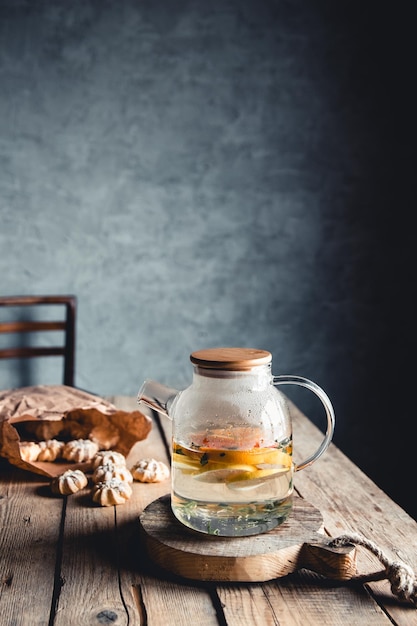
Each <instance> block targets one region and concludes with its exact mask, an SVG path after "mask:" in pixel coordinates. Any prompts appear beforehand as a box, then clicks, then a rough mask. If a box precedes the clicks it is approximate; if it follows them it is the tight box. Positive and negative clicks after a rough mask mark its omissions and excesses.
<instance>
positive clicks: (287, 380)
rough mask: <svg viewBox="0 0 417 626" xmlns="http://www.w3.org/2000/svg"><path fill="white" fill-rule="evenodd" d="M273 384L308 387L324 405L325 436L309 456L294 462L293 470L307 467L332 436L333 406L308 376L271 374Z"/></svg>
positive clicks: (323, 450)
mask: <svg viewBox="0 0 417 626" xmlns="http://www.w3.org/2000/svg"><path fill="white" fill-rule="evenodd" d="M273 384H274V385H275V386H278V385H298V386H300V387H305V388H306V389H309V390H310V391H312V392H313V393H314V394H315V395H316V396H317V397H318V398H319V400H320V401H321V403H322V404H323V406H324V410H325V411H326V416H327V430H326V434H325V437H324V439H323V441H322V442H321V444H320V446H319V447H318V448H317V450H316V451H315V452H314V453H313V454H312V455H311V456H309V457H308V458H307V459H306V460H305V461H303V462H302V463H297V464H294V471H295V472H298V471H299V470H302V469H304V468H305V467H308V466H309V465H311V464H312V463H314V461H317V459H319V458H320V457H321V455H322V454H323V453H324V452H325V451H326V450H327V448H328V447H329V445H330V442H331V440H332V438H333V433H334V427H335V415H334V410H333V406H332V403H331V402H330V398H329V397H328V395H327V394H326V392H325V391H324V390H323V389H322V388H321V387H319V385H317V384H316V383H314V382H313V381H312V380H309V379H308V378H303V377H302V376H286V375H283V376H273Z"/></svg>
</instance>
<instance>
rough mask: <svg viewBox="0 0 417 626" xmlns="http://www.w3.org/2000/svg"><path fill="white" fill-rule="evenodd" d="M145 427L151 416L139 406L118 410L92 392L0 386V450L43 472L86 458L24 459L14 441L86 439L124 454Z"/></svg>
mask: <svg viewBox="0 0 417 626" xmlns="http://www.w3.org/2000/svg"><path fill="white" fill-rule="evenodd" d="M151 428H152V420H151V419H150V418H149V417H148V416H146V415H144V414H143V413H141V412H140V411H132V412H126V411H120V410H118V409H117V408H116V407H115V406H114V405H113V404H111V403H110V402H107V401H106V400H104V399H102V398H100V397H98V396H95V395H92V394H90V393H87V392H85V391H81V390H79V389H75V388H73V387H67V386H65V385H38V386H35V387H21V388H17V389H8V390H6V391H0V456H2V457H4V458H6V459H8V460H9V462H10V463H12V464H13V465H16V466H17V467H20V468H22V469H25V470H29V471H31V472H35V473H36V474H42V475H44V476H49V477H54V476H58V475H59V474H61V473H62V472H64V471H65V470H66V469H69V468H72V469H82V470H84V471H88V469H90V468H91V462H90V463H73V462H70V461H65V460H59V461H55V462H53V463H51V462H45V461H31V462H28V461H25V460H23V459H22V457H21V455H20V448H19V441H46V440H48V439H58V440H60V441H70V440H73V439H92V440H93V441H96V442H97V443H98V445H99V448H100V449H111V450H116V451H117V452H121V453H122V454H123V455H125V456H127V455H128V453H129V451H130V450H131V448H132V447H133V445H134V444H135V443H136V442H137V441H142V440H143V439H145V438H146V437H147V436H148V434H149V432H150V430H151Z"/></svg>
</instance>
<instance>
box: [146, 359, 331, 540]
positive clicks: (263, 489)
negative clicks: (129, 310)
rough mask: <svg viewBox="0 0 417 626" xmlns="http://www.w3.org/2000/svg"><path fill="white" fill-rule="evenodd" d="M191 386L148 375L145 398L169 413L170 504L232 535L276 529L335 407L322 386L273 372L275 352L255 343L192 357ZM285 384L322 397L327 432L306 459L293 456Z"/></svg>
mask: <svg viewBox="0 0 417 626" xmlns="http://www.w3.org/2000/svg"><path fill="white" fill-rule="evenodd" d="M190 360H191V362H192V364H193V367H194V372H193V382H192V384H191V385H190V386H189V387H188V388H187V389H185V390H184V391H177V390H175V389H172V388H169V387H165V386H164V385H162V384H160V383H157V382H155V381H152V380H146V381H145V382H144V383H143V385H142V387H141V389H140V391H139V393H138V401H139V403H144V404H145V405H147V406H149V407H151V408H152V409H154V410H156V411H158V412H159V413H162V414H163V415H165V416H167V417H169V418H170V419H172V421H173V433H172V468H171V475H172V488H171V507H172V510H173V512H174V515H175V516H176V517H177V519H178V520H179V521H180V522H182V523H183V524H184V525H185V526H188V527H189V528H192V529H194V530H197V531H200V532H202V533H208V534H213V535H219V536H225V537H239V536H248V535H255V534H259V533H262V532H266V531H269V530H271V529H272V528H275V527H276V526H278V525H279V524H282V522H284V521H285V520H286V519H287V517H288V515H289V514H290V512H291V508H292V493H293V476H294V472H297V471H299V470H302V469H304V468H305V467H307V466H309V465H311V464H312V463H313V462H314V461H316V460H317V459H318V458H319V457H320V456H321V455H322V454H323V453H324V452H325V450H326V449H327V448H328V446H329V444H330V442H331V440H332V437H333V432H334V425H335V417H334V410H333V407H332V404H331V402H330V400H329V398H328V396H327V395H326V393H325V392H324V391H323V389H322V388H321V387H319V386H318V385H317V384H316V383H314V382H312V381H311V380H308V379H307V378H302V377H300V376H273V375H272V373H271V362H272V355H271V353H270V352H267V351H265V350H255V349H249V348H210V349H206V350H199V351H197V352H193V353H192V354H191V355H190ZM280 385H299V386H301V387H305V388H307V389H309V390H310V391H312V392H313V393H314V394H316V396H318V398H319V399H320V400H321V402H322V404H323V406H324V409H325V412H326V416H327V431H326V434H325V436H324V438H323V440H322V442H321V444H320V446H319V448H318V449H317V450H316V451H315V452H314V453H313V454H312V455H311V456H310V457H309V458H307V459H306V460H304V461H303V462H301V463H298V464H295V463H294V462H293V459H292V453H293V441H292V423H291V415H290V412H289V408H288V402H287V399H286V397H285V396H284V395H283V394H282V393H281V392H280V391H279V390H278V389H277V387H278V386H280Z"/></svg>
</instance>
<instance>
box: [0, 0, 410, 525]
mask: <svg viewBox="0 0 417 626" xmlns="http://www.w3.org/2000/svg"><path fill="white" fill-rule="evenodd" d="M405 7H406V5H405V4H404V3H401V2H400V3H397V4H396V5H395V14H394V11H393V9H392V6H391V7H390V10H389V11H388V10H387V9H385V7H384V6H383V5H382V4H381V3H376V2H359V1H356V0H350V1H347V0H339V1H338V2H334V1H331V0H328V1H325V0H315V1H314V0H312V1H308V0H286V1H285V0H262V1H259V0H256V1H255V0H213V1H211V2H203V1H202V0H197V1H196V0H195V1H194V2H191V1H187V0H169V1H166V2H152V1H151V0H136V1H135V0H122V1H117V2H116V1H115V0H113V1H112V0H73V1H71V2H67V1H64V0H61V1H53V0H0V45H1V46H0V90H1V98H0V216H1V224H0V246H1V248H0V250H1V254H0V293H2V294H6V295H11V294H20V293H22V294H24V293H75V294H76V295H77V296H78V299H79V316H78V345H77V380H76V382H77V385H78V386H80V387H82V388H85V389H89V390H91V391H94V392H96V393H98V394H103V395H105V394H113V393H121V394H135V393H136V392H137V390H138V388H139V385H140V383H141V381H142V379H143V378H145V377H153V378H157V379H159V380H161V381H163V382H166V383H168V384H171V385H173V386H177V387H185V386H187V385H188V384H189V382H190V379H191V366H190V364H189V361H188V357H189V353H190V352H191V351H192V350H194V349H198V348H202V347H207V346H218V345H236V346H249V347H258V348H265V349H269V350H270V351H271V352H272V353H273V358H274V371H275V373H296V374H300V375H304V376H307V377H310V378H312V379H313V380H315V381H316V382H318V383H319V384H320V385H322V386H323V387H324V388H325V389H326V391H327V392H328V393H329V395H330V396H331V398H332V400H333V402H334V405H335V410H336V415H337V422H338V424H337V432H336V437H335V441H336V443H337V444H338V445H339V446H340V447H341V448H342V449H343V450H345V451H346V452H347V453H348V454H349V455H350V456H351V457H352V458H353V459H354V460H355V461H357V462H358V463H359V464H360V465H361V466H362V467H363V468H364V469H365V470H366V471H367V472H369V473H370V474H371V476H373V477H374V478H375V480H376V481H377V482H378V483H379V484H380V486H382V487H383V488H384V489H386V490H387V491H389V493H390V494H391V495H393V496H394V497H395V498H396V499H397V500H398V501H399V502H400V503H402V504H403V505H404V506H407V508H408V510H409V511H410V512H411V513H413V514H414V515H416V514H417V509H416V504H415V501H414V497H410V496H409V495H408V493H409V491H410V490H409V488H408V487H407V485H405V483H403V477H404V478H405V479H406V477H407V476H409V477H411V478H412V477H415V469H414V464H413V457H414V445H413V444H412V439H411V437H410V433H411V428H412V421H413V420H412V417H413V412H414V404H415V399H414V394H413V389H410V388H409V387H412V385H407V384H405V383H406V382H407V383H408V381H409V380H410V379H411V376H412V374H413V372H414V367H413V366H409V365H408V359H409V356H410V354H413V347H414V345H415V330H414V328H415V312H416V311H415V307H414V304H413V299H412V292H413V290H414V291H415V287H414V284H415V277H414V272H413V269H414V256H413V254H412V250H413V242H414V239H415V238H414V231H413V230H412V229H411V228H410V226H409V223H408V222H407V219H408V214H409V213H411V210H412V208H414V206H415V204H413V200H414V198H415V194H414V169H415V164H416V159H415V152H414V150H415V148H414V143H413V142H412V140H411V135H410V131H411V128H410V124H411V121H412V118H413V117H414V113H413V111H414V102H413V100H412V93H413V92H412V82H413V80H414V62H413V58H415V56H414V52H415V46H412V44H411V41H412V39H411V23H412V20H411V15H408V14H407V13H406V12H405ZM413 38H414V35H413ZM411 368H412V369H411ZM55 369H56V365H55V364H53V365H52V364H51V362H50V361H49V362H48V363H45V364H44V366H43V369H40V370H36V371H30V372H28V371H27V370H25V371H24V372H22V371H21V370H19V369H18V368H17V367H12V366H11V365H10V363H9V364H7V365H6V364H5V363H4V362H3V363H0V388H8V387H12V386H17V385H21V384H31V383H34V382H60V376H59V373H58V372H57V371H55ZM54 376H55V380H53V377H54ZM300 402H301V403H302V405H303V407H302V408H304V407H305V408H306V410H307V411H308V412H309V413H310V414H311V416H312V418H313V419H314V420H315V421H316V422H317V423H319V424H321V420H322V416H321V415H319V413H318V412H317V411H316V407H315V405H314V406H313V405H312V404H311V403H309V402H306V401H305V399H304V398H303V399H301V398H300ZM304 403H305V404H304ZM307 471H308V470H307Z"/></svg>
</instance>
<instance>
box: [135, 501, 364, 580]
mask: <svg viewBox="0 0 417 626" xmlns="http://www.w3.org/2000/svg"><path fill="white" fill-rule="evenodd" d="M139 521H140V528H141V533H142V537H143V539H144V542H145V545H146V549H147V551H148V554H149V557H150V558H151V560H152V561H153V562H154V563H155V564H156V565H158V566H159V567H162V568H163V569H165V570H167V571H169V572H171V573H172V574H176V575H178V576H181V577H183V578H188V579H192V580H205V581H209V580H211V581H219V582H220V581H229V582H264V581H267V580H272V579H274V578H280V577H282V576H286V575H287V574H290V573H291V572H294V571H296V570H298V569H302V568H306V569H309V570H312V571H314V572H317V573H319V574H322V575H323V576H326V577H328V578H332V579H335V580H349V579H350V578H352V576H354V575H355V573H356V550H355V547H354V546H353V545H352V546H346V547H343V548H331V547H330V546H329V545H328V543H329V541H330V539H331V538H329V537H327V536H326V535H324V534H323V533H322V532H320V531H322V527H323V518H322V515H321V513H320V511H319V510H318V509H316V508H315V507H314V506H313V505H312V504H310V503H309V502H307V501H306V500H304V499H303V498H299V497H294V503H293V509H292V512H291V515H290V516H289V518H288V519H287V521H286V522H284V523H283V524H281V526H278V527H277V528H275V529H274V530H271V531H269V532H267V533H263V534H260V535H252V536H250V537H236V538H235V537H215V536H212V535H205V534H203V533H198V532H195V531H192V530H190V529H188V528H186V527H185V526H184V525H183V524H181V523H180V522H179V521H178V520H177V519H176V517H175V516H174V514H173V513H172V510H171V505H170V496H169V495H166V496H163V497H162V498H159V499H158V500H155V501H154V502H151V503H150V504H149V505H148V506H147V507H146V508H145V510H144V511H143V513H142V514H141V516H140V518H139Z"/></svg>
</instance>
